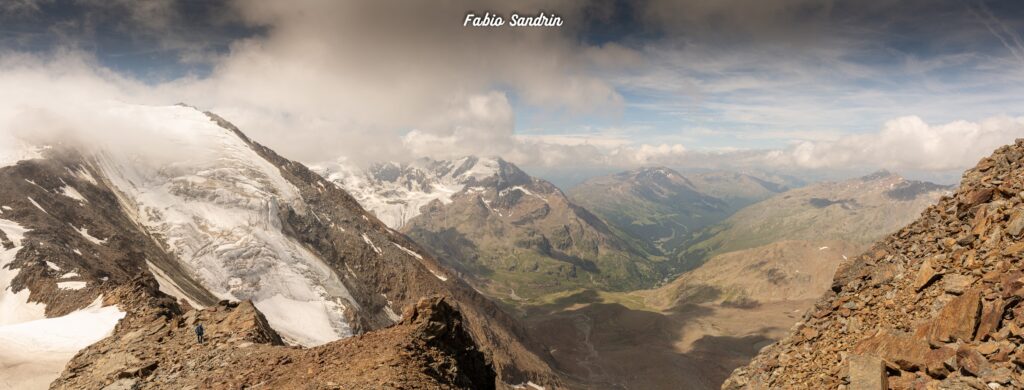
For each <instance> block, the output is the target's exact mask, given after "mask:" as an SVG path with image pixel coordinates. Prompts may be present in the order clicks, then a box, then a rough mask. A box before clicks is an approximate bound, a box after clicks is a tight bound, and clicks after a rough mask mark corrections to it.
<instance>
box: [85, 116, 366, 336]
mask: <svg viewBox="0 0 1024 390" xmlns="http://www.w3.org/2000/svg"><path fill="white" fill-rule="evenodd" d="M106 114H107V115H109V116H111V117H112V118H113V119H114V120H120V121H124V122H125V123H133V124H134V126H135V127H136V128H138V129H139V131H142V132H145V133H144V134H145V136H146V137H149V138H150V142H152V143H153V144H158V145H162V146H163V147H164V148H165V149H164V150H162V151H161V153H163V154H165V155H167V156H177V157H176V158H164V159H162V158H159V156H158V157H157V158H153V157H151V156H148V155H144V154H143V153H141V152H140V151H137V150H134V149H132V148H125V147H117V145H115V147H107V148H101V151H100V152H99V153H98V164H99V167H100V169H101V170H102V172H103V173H104V176H106V177H107V178H108V179H109V180H110V182H111V184H112V186H113V187H114V188H115V189H116V190H117V192H118V193H119V197H120V199H119V201H120V202H121V204H122V207H123V208H124V209H125V210H126V212H127V213H128V214H129V215H130V216H132V218H134V219H135V221H136V223H138V224H139V225H140V226H143V227H144V228H145V230H147V231H149V232H150V233H151V234H153V235H154V236H155V237H159V238H161V239H162V240H163V241H164V243H165V244H166V246H167V248H168V249H169V250H170V252H171V253H173V254H174V255H175V256H176V257H177V258H178V259H179V261H180V262H181V263H182V264H183V265H184V266H185V268H186V270H187V271H188V272H189V273H190V274H191V276H193V277H194V278H195V279H196V280H198V281H199V282H200V283H202V284H203V285H204V287H206V288H207V289H208V290H209V291H210V292H211V293H213V294H214V295H215V296H217V297H218V298H220V299H230V300H246V299H248V300H252V301H253V303H254V304H255V306H256V307H257V308H259V309H260V310H261V311H262V312H263V313H264V314H265V316H266V318H267V321H268V322H269V323H270V325H271V326H272V327H274V329H275V330H277V331H278V332H279V333H280V334H281V336H282V337H283V338H284V339H285V340H286V341H288V342H290V343H292V344H299V345H303V346H316V345H321V344H324V343H327V342H330V341H333V340H336V339H339V338H342V337H347V336H351V335H352V334H353V330H352V328H351V326H350V325H349V324H348V322H347V320H346V318H347V317H346V310H350V309H355V310H358V305H357V304H356V303H355V300H354V299H353V298H352V296H351V295H350V294H349V291H348V289H347V288H346V286H345V285H344V284H343V283H342V281H341V280H340V279H339V278H338V276H337V275H336V274H335V273H334V272H333V271H332V270H331V268H330V267H329V266H328V265H327V264H326V263H325V262H324V261H323V260H322V259H320V258H319V257H317V256H316V255H314V254H313V253H312V252H310V251H309V250H307V249H306V248H305V247H303V246H302V245H301V244H300V243H298V242H296V241H295V240H294V239H292V238H291V237H289V236H287V235H286V234H285V233H284V232H283V231H282V226H281V221H280V220H279V219H278V212H279V210H280V209H282V207H290V208H291V209H293V210H295V211H296V212H298V213H303V212H305V204H304V203H303V201H302V198H301V197H300V196H299V193H298V190H297V189H296V188H295V187H293V186H292V185H291V183H289V182H288V181H287V180H286V179H285V178H284V177H282V176H281V173H280V171H279V170H278V168H277V167H275V166H274V165H272V164H271V163H270V162H268V161H266V160H264V159H263V158H262V157H260V156H259V155H258V154H257V153H256V152H255V151H254V150H252V148H251V147H250V146H249V145H248V144H247V143H245V142H244V141H243V140H242V139H241V138H239V137H238V136H237V135H236V134H234V133H233V132H231V131H228V130H227V129H225V128H223V127H220V126H218V125H217V124H216V123H215V122H213V121H212V120H211V119H210V118H209V117H208V116H206V114H204V113H202V112H200V111H199V110H196V109H194V108H190V107H184V106H169V107H153V106H138V105H119V106H114V107H111V108H110V109H109V111H108V112H107V113H106ZM154 273H156V272H154ZM161 282H162V283H160V284H161V287H162V288H166V290H165V292H166V293H168V294H171V295H181V290H180V289H178V288H175V287H173V286H172V285H171V283H168V281H167V280H166V278H164V280H162V281H161ZM178 297H179V298H186V297H182V296H178Z"/></svg>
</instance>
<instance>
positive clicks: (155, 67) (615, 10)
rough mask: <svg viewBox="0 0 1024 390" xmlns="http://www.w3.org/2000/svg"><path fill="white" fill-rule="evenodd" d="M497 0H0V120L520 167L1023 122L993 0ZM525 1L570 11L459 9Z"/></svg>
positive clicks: (955, 147) (747, 155)
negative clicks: (524, 22) (194, 0)
mask: <svg viewBox="0 0 1024 390" xmlns="http://www.w3.org/2000/svg"><path fill="white" fill-rule="evenodd" d="M61 6H63V7H61ZM514 8H515V9H513V8H511V6H510V5H508V4H505V3H503V2H497V1H494V2H486V3H470V2H446V3H440V4H426V3H423V4H420V3H414V4H409V3H404V2H402V3H400V2H390V1H382V2H312V1H311V2H296V3H288V4H285V3H281V2H272V1H267V2H211V3H207V4H201V5H197V4H191V3H178V2H173V1H153V2H142V3H136V2H93V1H71V2H62V1H31V0H30V1H19V2H16V3H9V4H7V5H5V6H4V7H3V8H2V9H0V20H2V21H4V22H7V23H6V24H7V25H10V26H13V30H12V31H15V32H16V33H11V34H5V36H4V39H2V40H0V72H2V74H0V88H2V92H0V94H3V95H4V98H5V101H6V102H11V104H9V105H7V106H6V107H4V108H2V109H0V110H3V117H4V118H6V119H4V124H5V126H4V128H3V132H4V133H7V134H4V135H0V137H6V138H4V139H8V140H10V139H13V138H12V137H13V135H12V134H21V135H25V134H24V131H20V132H19V130H18V128H19V127H20V128H22V129H24V128H25V126H24V125H23V124H22V125H18V123H16V122H13V121H14V120H15V119H17V120H18V121H23V123H24V121H27V120H29V119H26V118H29V117H33V118H35V119H32V120H36V121H41V120H44V119H41V118H45V117H47V114H46V112H51V113H52V112H60V111H64V110H71V109H78V108H80V107H88V103H89V102H93V101H100V100H103V99H111V100H119V101H128V102H134V103H142V104H147V103H153V104H168V103H177V102H185V103H188V104H192V105H195V106H198V107H200V108H202V109H209V110H213V111H216V112H218V113H220V114H222V115H224V116H225V117H228V118H231V120H232V121H234V122H235V123H237V124H238V125H239V126H241V127H243V128H245V129H246V130H247V131H248V132H250V133H251V134H252V135H253V136H254V137H257V138H258V139H261V140H263V141H264V142H266V143H267V144H269V145H271V146H273V147H275V148H276V149H277V150H280V151H282V152H283V153H285V154H287V155H290V156H295V157H296V158H299V159H302V160H304V161H310V162H315V161H323V160H330V159H334V158H337V157H338V156H346V157H347V158H348V159H349V160H350V161H355V162H361V163H368V162H372V161H379V160H403V159H408V158H411V157H417V156H431V157H436V158H450V157H454V156H460V155H466V154H481V155H502V156H505V157H506V158H507V159H509V160H510V161H513V162H515V163H518V164H520V165H524V166H527V167H558V168H594V167H598V168H625V167H635V166H640V165H670V166H676V167H699V168H741V169H742V168H751V167H753V168H773V167H774V168H780V169H818V170H822V169H824V170H827V169H851V168H854V169H858V168H861V167H862V168H863V169H873V168H888V169H894V170H901V171H926V172H952V171H956V170H960V169H963V168H964V167H967V166H970V165H972V164H974V163H975V162H976V161H977V159H978V158H980V157H981V156H983V155H984V154H985V151H988V150H991V149H992V148H993V147H995V146H998V145H1000V144H1004V143H1008V142H1011V141H1012V140H1013V139H1014V138H1016V137H1021V136H1024V134H1022V129H1021V128H1022V125H1021V117H1019V115H1021V112H1019V110H1015V109H1014V107H1015V105H1014V104H1013V103H1015V102H1017V103H1019V96H1021V95H1020V94H1019V91H1020V87H1021V86H1022V84H1024V71H1022V69H1024V68H1022V67H1020V62H1019V61H1018V58H1017V57H1019V56H1018V55H1017V54H1019V52H1020V50H1019V49H1020V48H1019V47H1018V46H1019V45H1017V44H1016V42H1017V41H1019V40H1020V39H1019V34H1018V33H1017V31H1019V29H1020V28H1021V27H1022V26H1021V22H1022V21H1021V18H1020V16H1021V15H1020V14H1021V12H1020V10H1018V9H1016V8H1015V7H1010V6H1008V5H1007V3H1005V2H1001V1H994V2H980V3H965V4H954V5H950V4H940V5H935V4H934V3H930V2H917V1H912V2H877V3H873V4H871V5H865V6H861V7H851V6H850V5H848V4H845V3H831V2H825V3H821V2H811V1H803V0H785V1H772V2H748V1H740V0H733V1H728V2H718V1H712V2H687V3H685V4H679V3H677V2H662V1H655V0H652V1H646V2H640V3H636V4H623V3H619V2H614V1H598V2H562V3H558V4H557V5H556V6H550V5H548V4H543V3H541V2H526V3H516V4H515V7H514ZM528 10H543V11H546V12H549V13H555V14H558V15H560V16H561V17H562V18H563V19H564V20H566V21H567V23H566V24H565V26H563V27H560V28H519V29H512V28H472V27H464V26H462V23H461V21H462V19H463V17H464V15H465V13H466V12H483V11H488V12H498V13H504V14H510V13H511V12H512V11H519V12H526V11H528ZM20 21H32V22H36V24H40V23H38V22H39V21H46V22H49V23H45V24H46V25H47V26H48V27H45V28H31V26H29V25H28V24H24V23H22V22H20ZM25 23H28V22H25ZM952 27H956V28H952ZM125 32H131V33H132V34H124V33H125ZM115 35H116V36H118V37H120V38H118V39H112V38H111V36H115ZM125 36H129V37H130V38H124V37H125ZM76 107H77V108H76ZM50 116H51V117H52V116H53V115H50ZM12 118H13V119H12ZM95 131H103V130H95ZM10 142H13V141H10ZM10 142H8V143H10Z"/></svg>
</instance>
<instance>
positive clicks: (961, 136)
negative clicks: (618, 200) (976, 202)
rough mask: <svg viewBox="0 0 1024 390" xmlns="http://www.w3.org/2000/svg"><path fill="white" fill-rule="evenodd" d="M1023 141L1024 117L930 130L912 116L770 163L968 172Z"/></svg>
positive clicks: (783, 154)
mask: <svg viewBox="0 0 1024 390" xmlns="http://www.w3.org/2000/svg"><path fill="white" fill-rule="evenodd" d="M1020 137H1024V117H1016V118H1014V117H1008V116H997V117H992V118H988V119H985V120H982V121H980V122H968V121H955V122H950V123H946V124H942V125H929V124H928V123H926V122H925V121H924V120H923V119H921V118H919V117H917V116H907V117H901V118H897V119H893V120H890V121H888V122H886V123H885V125H884V127H883V128H882V130H881V131H879V132H876V133H870V134H862V135H851V136H846V137H842V138H840V139H838V140H835V141H822V142H801V143H799V144H797V145H795V146H794V147H792V148H790V149H788V150H785V151H775V152H771V153H768V154H767V160H768V161H769V162H771V163H774V164H777V165H782V166H796V167H802V168H812V169H822V168H849V167H877V168H887V169H893V170H897V171H900V170H915V171H950V170H963V169H966V168H969V167H971V166H974V164H976V163H977V162H978V160H979V159H980V158H982V157H984V156H987V155H989V154H991V153H992V151H993V150H995V149H996V148H998V147H1000V146H1002V145H1005V144H1008V143H1011V142H1013V141H1014V140H1015V139H1016V138H1020Z"/></svg>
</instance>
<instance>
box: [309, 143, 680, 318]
mask: <svg viewBox="0 0 1024 390" xmlns="http://www.w3.org/2000/svg"><path fill="white" fill-rule="evenodd" d="M382 167H391V168H382ZM384 173H387V174H384ZM327 176H328V177H331V178H334V180H336V181H337V182H338V183H339V184H340V185H342V186H353V185H356V184H357V183H363V184H362V185H363V187H362V188H352V189H350V191H352V192H353V193H363V194H368V195H366V196H365V198H368V199H371V200H366V199H364V200H363V202H364V203H365V204H366V205H367V206H368V207H370V208H371V210H374V211H375V212H379V213H381V214H383V215H389V214H394V212H393V211H392V210H394V208H393V207H395V206H391V205H401V206H400V207H401V208H402V209H403V210H406V211H403V213H404V215H415V216H413V217H412V218H410V219H408V221H407V222H406V223H405V224H404V225H403V226H402V227H401V230H402V231H403V232H404V233H406V234H408V235H409V236H410V237H411V238H412V239H414V240H415V241H416V242H418V243H420V244H422V245H424V246H426V247H427V248H429V249H430V250H431V251H432V252H433V253H436V254H437V255H438V256H439V258H442V259H445V261H446V262H447V265H449V266H450V267H452V268H454V269H456V270H458V271H459V272H460V274H461V275H463V276H464V277H466V278H467V279H469V280H471V281H473V282H474V284H475V285H476V286H477V287H478V288H481V289H482V290H485V291H487V292H488V294H490V295H492V296H500V297H508V298H509V299H512V300H515V299H519V298H530V297H535V296H538V295H540V294H545V293H549V292H554V291H564V290H568V289H574V288H578V287H585V286H592V287H602V288H611V289H625V288H632V287H637V286H641V285H644V284H646V283H650V282H651V281H653V280H657V279H658V278H659V277H660V275H662V274H663V273H664V270H663V269H662V267H661V265H660V264H658V263H656V262H652V261H649V260H647V259H646V258H645V257H644V256H643V255H642V254H641V252H640V251H639V250H638V249H637V248H636V247H634V246H633V245H632V244H631V243H629V242H627V241H625V240H623V239H621V238H620V237H619V236H617V235H616V234H614V233H613V232H612V231H611V229H610V228H609V227H608V226H607V225H605V223H604V222H603V221H602V220H601V219H599V218H597V217H596V216H594V215H593V214H591V213H590V212H589V211H587V210H585V209H584V208H582V207H579V206H577V205H576V204H574V203H572V202H571V201H569V199H568V198H566V196H565V194H563V193H562V191H561V190H559V189H558V188H556V187H555V186H554V185H552V184H551V183H548V182H547V181H544V180H541V179H537V178H534V177H531V176H529V175H528V174H526V173H525V172H523V171H522V170H520V169H519V168H518V167H516V166H515V165H513V164H511V163H508V162H506V161H504V160H501V159H491V158H478V157H467V158H463V159H460V160H456V161H430V160H421V161H418V162H416V163H414V164H407V165H398V164H384V165H377V166H375V168H371V169H370V170H369V171H368V172H366V173H364V174H363V176H362V177H363V178H362V179H352V178H351V177H350V176H349V177H346V176H344V175H341V174H335V173H329V174H328V175H327ZM438 183H443V184H438ZM446 183H456V184H455V185H450V184H446ZM439 186H440V187H443V188H444V190H443V191H442V190H438V188H440V187H439ZM459 186H461V187H459ZM396 187H397V188H398V189H396ZM365 188H373V190H366V189H365ZM409 188H412V189H413V191H412V192H408V191H406V189H409ZM452 190H454V192H453V191H452ZM371 193H372V194H373V195H369V194H371ZM410 193H413V194H415V195H413V196H412V197H413V200H410V201H403V200H401V199H405V198H404V197H405V196H409V194H410ZM423 194H429V196H432V197H434V198H433V199H431V200H430V201H429V202H427V203H425V204H423V205H422V206H420V208H419V209H418V210H416V212H415V213H414V212H410V211H408V210H409V209H410V208H411V207H414V206H416V205H419V204H421V203H422V202H421V201H420V200H421V199H424V196H423ZM379 199H392V200H390V201H380V200H379ZM385 203H387V205H385ZM375 207H376V209H374V208H375Z"/></svg>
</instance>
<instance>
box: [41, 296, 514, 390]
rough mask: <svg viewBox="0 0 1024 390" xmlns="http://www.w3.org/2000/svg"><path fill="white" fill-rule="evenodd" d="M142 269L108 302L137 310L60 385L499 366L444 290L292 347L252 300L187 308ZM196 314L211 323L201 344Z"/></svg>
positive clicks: (324, 383) (445, 380)
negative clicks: (354, 328) (359, 330)
mask: <svg viewBox="0 0 1024 390" xmlns="http://www.w3.org/2000/svg"><path fill="white" fill-rule="evenodd" d="M168 298H169V297H167V296H166V295H164V294H162V293H160V292H159V291H158V285H157V283H156V281H155V280H154V279H150V278H146V277H145V276H142V277H138V278H136V279H135V280H133V281H132V282H131V283H128V284H126V285H124V286H121V287H118V288H117V289H115V290H114V291H113V292H112V293H111V294H110V295H109V296H107V297H106V298H105V302H104V303H106V304H110V305H118V306H119V307H120V308H122V309H124V310H126V311H127V312H128V316H127V318H126V319H125V320H124V321H122V322H121V323H120V324H118V326H117V328H116V329H115V331H114V334H113V336H111V337H108V338H106V339H104V340H102V341H100V342H99V343H96V344H93V345H91V346H89V347H88V348H86V349H84V350H83V351H81V352H80V353H78V354H77V355H76V356H75V358H74V359H73V360H71V362H70V363H68V365H67V369H66V370H65V371H64V373H63V375H62V376H61V377H60V378H58V379H57V380H56V381H55V382H54V383H53V385H52V386H51V388H52V389H100V388H102V389H106V390H114V389H170V388H173V389H239V388H266V389H300V388H301V389H308V388H317V389H357V388H358V389H363V388H403V389H469V388H472V389H485V388H491V389H493V388H494V387H495V372H494V367H493V366H491V365H490V363H489V361H488V360H487V358H486V356H484V354H483V353H482V352H480V350H479V348H478V346H477V345H476V343H475V342H474V341H473V338H472V337H471V336H470V334H469V332H468V331H467V329H466V327H465V324H464V323H463V321H464V320H463V318H462V316H461V314H460V313H459V312H458V311H457V310H455V309H454V308H453V307H452V306H451V305H450V304H449V303H448V302H446V301H445V299H443V298H424V299H422V300H421V301H419V302H418V303H417V304H415V305H410V306H408V307H407V308H406V309H405V310H404V311H403V314H402V321H401V322H399V323H398V324H397V325H395V326H392V327H389V328H386V329H383V330H381V331H378V332H371V333H367V334H364V335H359V336H355V337H351V338H347V339H343V340H339V341H335V342H332V343H328V344H325V345H322V346H319V347H315V348H311V349H305V348H291V347H285V346H284V344H283V342H282V340H281V337H280V336H279V335H278V334H277V332H275V331H274V329H273V328H271V327H270V325H269V324H268V323H267V320H266V318H265V317H264V316H263V314H262V313H260V312H259V310H258V309H256V307H255V306H253V304H252V302H250V301H244V302H241V303H239V302H228V301H223V302H220V303H218V304H217V305H214V306H212V307H209V308H206V309H194V308H191V307H188V306H185V307H180V306H178V305H176V304H174V303H173V300H169V299H168ZM197 323H201V324H203V326H204V328H205V329H206V340H205V341H204V342H203V343H202V344H199V343H198V342H197V340H196V337H195V335H194V333H193V328H194V327H195V325H196V324H197Z"/></svg>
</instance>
